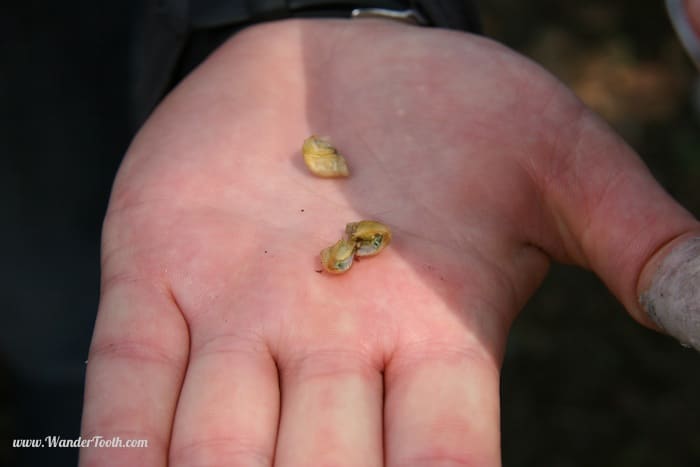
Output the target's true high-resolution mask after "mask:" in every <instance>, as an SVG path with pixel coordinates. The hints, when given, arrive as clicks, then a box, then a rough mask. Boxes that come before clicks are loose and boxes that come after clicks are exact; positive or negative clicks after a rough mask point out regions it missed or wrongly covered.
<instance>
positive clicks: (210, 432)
mask: <svg viewBox="0 0 700 467" xmlns="http://www.w3.org/2000/svg"><path fill="white" fill-rule="evenodd" d="M311 133H316V134H321V135H330V136H332V138H333V141H334V143H335V144H336V145H337V147H338V148H339V149H340V151H341V152H342V153H343V154H345V156H346V157H347V159H348V163H349V165H350V170H351V177H350V178H349V179H340V180H326V179H319V178H315V177H313V176H312V175H310V174H309V173H308V172H307V171H306V169H305V168H304V166H303V162H302V161H301V156H300V154H299V149H300V146H301V143H302V141H303V139H304V138H305V137H306V136H308V135H309V134H311ZM360 219H376V220H379V221H381V222H383V223H385V224H387V225H389V226H390V227H391V228H392V230H393V242H392V244H391V246H389V248H387V249H386V250H384V251H383V252H382V253H381V255H379V256H377V257H375V258H370V259H367V260H362V261H361V262H359V263H358V264H355V265H354V266H353V268H352V269H351V270H350V271H349V272H348V273H346V274H343V275H341V276H331V275H329V274H327V273H320V274H319V273H317V272H316V270H318V269H320V264H319V260H318V252H319V251H320V250H321V249H322V248H324V247H326V246H328V245H330V244H332V243H333V242H335V241H336V240H337V239H338V237H339V236H340V235H341V234H342V231H343V228H344V226H345V224H346V223H347V222H350V221H356V220H360ZM699 231H700V228H699V227H698V223H697V221H696V220H695V219H694V218H693V217H692V216H691V215H690V214H688V213H687V212H686V211H685V210H683V209H682V208H681V207H680V206H678V205H677V204H676V203H675V202H674V201H673V200H671V199H670V198H669V197H668V196H667V195H666V194H665V193H664V192H663V190H662V189H661V188H660V187H659V186H658V184H657V183H656V182H655V181H654V180H653V178H652V177H651V175H650V174H649V172H648V171H647V170H646V168H645V167H644V166H643V164H642V163H641V162H640V161H639V159H638V158H637V157H636V156H635V154H633V152H632V151H631V150H630V149H629V148H628V147H627V146H626V145H625V144H624V143H623V142H622V141H621V140H620V139H619V138H617V137H616V136H615V135H614V134H612V133H611V131H610V130H609V129H608V128H607V127H606V126H605V125H604V124H602V123H601V122H600V121H599V120H598V119H597V118H596V117H595V116H594V115H592V114H591V113H590V112H589V111H587V110H586V109H585V108H584V107H583V106H582V105H581V104H580V103H579V102H578V101H577V100H576V99H575V98H573V97H572V95H571V94H570V93H569V92H568V91H567V90H566V89H565V88H564V87H563V86H562V85H561V84H559V83H558V82H557V81H556V80H554V79H553V78H551V77H550V76H549V75H548V74H547V73H545V72H544V71H542V70H541V69H540V68H539V67H537V66H536V65H534V64H532V63H531V62H529V61H527V60H525V59H523V58H521V57H519V56H518V55H516V54H514V53H512V52H510V51H508V50H506V49H505V48H503V47H501V46H499V45H497V44H495V43H493V42H490V41H488V40H485V39H483V38H477V37H473V36H470V35H466V34H461V33H455V32H450V31H443V30H433V29H420V28H415V27H410V26H404V25H400V24H394V23H391V22H388V21H373V20H367V21H355V22H352V21H285V22H280V23H275V24H266V25H262V26H258V27H254V28H250V29H248V30H246V31H244V32H242V33H240V34H239V35H237V36H236V37H234V38H233V39H232V40H231V41H229V42H228V43H227V44H226V45H224V46H223V47H222V48H221V49H220V50H218V51H217V52H216V53H215V54H214V56H212V57H211V58H209V59H208V60H207V61H206V62H205V64H203V65H202V66H201V67H200V68H199V69H197V70H196V71H195V72H194V73H193V74H192V75H191V76H190V77H188V78H187V79H186V81H185V82H183V83H182V84H181V85H180V86H179V87H178V88H177V89H176V90H175V91H174V92H173V93H172V94H171V95H170V96H169V97H168V98H167V99H166V101H165V102H164V103H163V104H162V105H161V106H160V108H159V109H158V110H157V111H156V113H155V114H154V115H153V116H152V117H151V118H150V120H149V122H148V123H147V124H146V125H145V127H144V128H143V129H142V131H141V133H140V134H139V135H138V137H137V138H136V140H135V141H134V143H133V145H132V147H131V148H130V150H129V153H128V155H127V157H126V158H125V160H124V162H123V164H122V167H121V169H120V173H119V175H118V177H117V180H116V182H115V186H114V191H113V194H112V199H111V202H110V207H109V210H108V213H107V217H106V220H105V226H104V232H103V253H102V254H103V264H102V290H101V301H100V308H99V313H98V318H97V323H96V327H95V333H94V336H93V342H92V346H91V350H90V356H89V364H88V370H87V371H88V375H87V383H86V396H85V407H84V416H83V437H84V438H88V437H90V436H91V435H93V434H97V435H101V436H105V437H111V436H120V437H121V438H123V439H127V438H144V439H147V440H148V441H149V447H148V448H147V449H121V450H116V449H109V450H108V449H85V450H83V451H82V452H81V465H83V466H88V465H100V466H104V465H153V466H156V465H165V464H168V465H173V466H177V465H183V466H199V465H221V464H232V465H245V466H251V465H271V464H273V463H274V464H275V465H279V466H295V465H297V466H308V465H326V464H329V463H332V464H334V465H362V466H372V465H390V466H398V465H411V466H418V465H430V466H435V465H483V466H488V465H499V464H500V440H499V368H500V364H501V360H502V356H503V351H504V347H505V343H506V338H507V333H508V328H509V326H510V323H511V322H512V320H513V319H514V317H515V315H516V314H517V312H518V311H519V310H520V308H521V307H522V305H523V304H524V303H525V302H526V301H527V299H528V298H529V296H530V295H531V294H532V293H533V291H534V290H535V288H536V287H537V286H538V284H539V283H540V282H541V280H542V278H543V277H544V275H545V274H546V271H547V267H548V263H549V261H550V260H551V259H554V260H556V261H564V262H570V263H576V264H579V265H581V266H583V267H587V268H591V269H592V270H594V271H595V272H596V273H597V274H598V275H599V276H600V277H601V278H602V279H603V280H604V281H605V283H606V284H607V285H608V287H609V288H610V289H611V290H612V291H613V293H614V294H615V295H616V296H617V297H618V298H619V299H620V300H621V302H622V303H623V304H624V305H625V306H626V308H627V310H628V311H629V312H630V314H631V315H632V316H633V317H634V318H635V319H636V320H638V321H639V322H641V323H643V324H645V325H649V326H652V327H653V324H652V323H651V322H650V320H649V319H648V317H647V316H646V314H645V313H644V311H643V310H642V309H641V307H640V305H639V304H638V299H637V297H638V295H639V293H640V292H642V291H643V290H645V289H646V288H647V287H648V285H649V283H650V282H651V281H652V279H651V278H652V277H654V273H655V270H656V269H655V268H656V264H658V263H659V262H660V261H662V259H663V257H664V254H665V253H662V254H655V253H656V252H658V251H663V252H666V251H669V249H668V248H664V247H667V246H668V245H670V244H672V242H679V241H680V240H678V239H683V238H687V237H688V235H690V234H691V233H692V232H695V234H696V235H697V232H699ZM673 244H675V243H673Z"/></svg>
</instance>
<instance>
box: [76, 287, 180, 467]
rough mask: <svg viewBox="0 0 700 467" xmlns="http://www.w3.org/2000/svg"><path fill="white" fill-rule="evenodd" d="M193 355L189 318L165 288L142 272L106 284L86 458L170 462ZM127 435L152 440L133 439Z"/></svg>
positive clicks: (84, 461)
mask: <svg viewBox="0 0 700 467" xmlns="http://www.w3.org/2000/svg"><path fill="white" fill-rule="evenodd" d="M187 356H188V332H187V324H186V323H185V321H184V319H183V317H182V315H181V313H180V310H179V309H178V307H177V305H176V303H175V302H174V300H173V299H172V297H171V295H170V293H169V291H168V290H167V289H164V288H159V287H158V286H155V285H152V284H150V283H144V282H143V281H137V280H118V281H116V282H112V283H111V284H109V285H108V286H107V287H106V288H105V289H104V291H103V293H102V297H101V300H100V306H99V310H98V316H97V322H96V324H95V331H94V334H93V339H92V344H91V346H90V353H89V357H88V367H87V377H86V386H85V399H84V407H83V420H82V428H81V436H82V439H83V440H85V442H86V443H88V442H89V443H90V444H89V446H87V447H84V448H83V449H81V452H80V465H81V466H83V467H87V466H93V465H94V466H97V465H99V466H122V465H123V466H132V465H149V466H164V465H167V458H168V447H169V442H170V432H171V427H172V423H173V417H174V414H175V408H176V404H177V400H178V395H179V392H180V387H181V384H182V380H183V376H184V373H185V367H186V362H187ZM95 437H101V438H95ZM98 439H102V440H104V441H112V442H113V444H114V445H116V446H121V447H117V448H112V447H110V448H107V447H104V445H103V446H102V447H100V445H99V444H97V440H98ZM129 440H140V441H141V442H143V443H144V444H145V445H146V446H145V447H127V446H126V442H127V441H129Z"/></svg>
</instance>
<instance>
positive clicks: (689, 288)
mask: <svg viewBox="0 0 700 467" xmlns="http://www.w3.org/2000/svg"><path fill="white" fill-rule="evenodd" d="M637 290H638V297H639V305H640V308H641V309H642V310H643V312H644V314H645V316H646V317H647V318H648V319H649V320H650V321H651V322H653V323H654V324H655V325H656V327H658V328H659V329H660V330H662V331H663V332H666V333H667V334H669V335H671V336H673V337H675V338H676V339H678V340H679V341H680V343H681V344H682V345H684V346H688V347H693V348H695V349H696V350H700V230H697V231H693V232H689V233H686V234H683V235H681V236H679V237H676V238H675V239H673V240H672V241H670V242H668V243H667V244H666V245H664V246H663V247H662V248H660V249H659V250H658V251H657V252H656V253H655V254H654V255H653V256H652V257H651V259H650V260H649V261H648V262H647V263H646V265H645V266H644V268H643V270H642V273H641V274H640V276H639V281H638V288H637Z"/></svg>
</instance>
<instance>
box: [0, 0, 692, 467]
mask: <svg viewBox="0 0 700 467" xmlns="http://www.w3.org/2000/svg"><path fill="white" fill-rule="evenodd" d="M137 4H138V2H137V1H136V0H129V1H122V2H89V1H86V0H76V1H73V2H69V3H68V4H66V3H64V2H45V1H38V0H29V1H25V2H2V4H1V5H0V25H2V27H0V47H1V50H2V53H1V54H0V156H1V157H0V199H2V201H1V202H0V213H2V220H3V222H2V228H1V229H0V245H4V248H3V252H2V255H1V257H2V261H0V275H1V276H0V297H2V298H3V299H4V303H3V305H4V307H3V312H2V313H0V320H1V321H0V439H2V440H3V441H2V444H0V465H8V466H11V465H27V466H34V465H37V466H40V465H41V466H43V465H52V466H67V465H75V462H76V459H77V453H76V451H75V450H73V449H48V448H46V449H31V450H30V449H23V450H21V449H12V448H11V447H10V446H11V444H10V439H12V438H37V437H38V438H43V437H45V436H47V435H58V436H61V437H63V438H65V439H75V438H77V436H78V434H79V427H80V411H81V404H82V385H83V378H84V368H85V365H84V361H85V359H86V358H87V349H88V345H89V341H90V336H91V332H92V325H93V323H94V316H95V310H96V307H97V300H98V287H99V234H100V227H101V221H102V216H103V214H104V211H105V208H106V205H107V199H108V195H109V189H110V186H111V182H112V179H113V177H114V173H115V171H116V169H117V167H118V164H119V160H120V158H121V156H122V154H123V153H124V151H125V150H126V147H127V145H128V142H129V140H130V138H131V136H132V135H131V131H130V129H129V124H128V122H129V120H128V108H127V97H128V95H127V92H128V89H127V86H126V83H127V82H128V79H129V75H128V70H129V61H128V50H129V47H130V43H129V40H130V36H131V30H132V27H133V20H132V18H133V13H134V11H135V5H137ZM480 6H481V9H482V18H483V21H484V25H485V30H486V34H487V35H489V36H491V37H493V38H495V39H497V40H499V41H501V42H504V43H505V44H507V45H509V46H510V47H512V48H514V49H516V50H518V51H520V52H521V53H523V54H524V55H526V56H529V57H531V58H532V59H533V60H535V61H537V62H539V63H540V64H542V66H544V67H545V68H546V69H548V70H550V71H551V72H552V73H554V74H555V75H556V76H558V77H559V78H560V79H562V80H563V81H564V82H566V83H567V84H568V85H569V86H570V87H571V88H572V89H573V90H574V91H575V92H576V93H577V94H578V95H579V96H580V97H581V99H583V100H584V101H585V102H586V103H587V104H588V105H590V106H591V107H593V108H594V109H595V110H596V111H598V112H599V113H600V114H601V115H602V116H603V117H604V118H605V119H606V120H607V121H608V122H609V123H610V124H611V125H612V126H613V127H614V128H615V129H616V130H617V131H618V132H619V133H620V134H621V135H622V136H623V137H624V138H625V139H626V140H627V141H628V142H629V143H630V144H631V145H632V146H633V147H634V148H635V149H636V150H637V151H638V152H639V154H640V155H641V156H642V158H643V159H644V160H645V161H646V162H647V164H648V165H649V166H650V167H651V169H652V171H653V173H654V174H655V175H656V177H657V178H658V179H659V180H660V182H661V183H662V185H663V186H664V187H665V188H666V189H667V190H668V191H669V192H670V193H671V194H672V195H673V196H674V197H675V198H676V199H678V200H679V201H680V202H681V203H682V204H683V205H685V206H686V207H687V208H688V209H689V210H690V211H691V212H693V213H694V214H695V215H696V216H697V215H700V190H698V184H699V183H698V182H700V111H699V109H698V107H697V106H694V104H693V102H694V99H696V100H697V98H696V97H694V96H696V95H697V93H695V92H694V89H695V88H696V86H697V81H696V80H697V76H698V75H697V72H696V70H694V69H693V67H692V65H691V63H690V60H689V59H688V58H687V57H686V56H685V54H684V51H683V50H682V48H681V46H680V44H679V42H678V40H677V39H676V37H675V35H674V33H673V31H672V29H671V26H670V23H669V21H668V19H667V16H666V13H665V10H664V7H663V2H661V1H642V2H639V1H631V0H617V1H610V0H586V1H583V0H575V1H573V0H570V1H568V2H558V1H554V0H531V1H529V2H522V1H517V0H491V1H489V2H485V1H482V2H480ZM699 369H700V356H699V355H698V353H697V352H694V351H691V350H688V349H684V348H682V347H681V346H680V345H678V344H677V343H676V342H675V341H674V340H672V339H670V338H667V337H664V336H661V335H657V334H655V333H653V332H651V331H648V330H646V329H644V328H642V327H640V326H638V325H637V324H635V323H634V322H633V321H632V319H631V318H629V317H628V316H627V315H626V313H625V312H624V310H623V309H622V307H621V306H620V305H619V304H618V303H617V302H616V301H615V299H614V298H613V297H612V296H611V295H610V293H609V292H608V291H607V290H606V289H605V287H604V286H602V285H601V283H600V282H599V281H598V280H597V279H596V278H595V277H594V276H593V275H592V274H590V273H588V272H585V271H581V270H578V269H575V268H572V267H567V266H554V267H553V268H552V271H551V274H550V275H549V277H548V279H547V280H546V282H545V283H544V285H543V286H542V288H541V290H540V291H539V292H538V293H537V295H536V296H535V297H534V298H533V300H532V301H531V303H530V304H529V305H528V306H527V308H526V309H525V311H524V312H523V313H522V314H521V316H520V318H519V319H518V320H517V321H516V323H515V326H514V328H513V333H512V336H511V339H510V341H509V345H508V352H507V355H506V360H505V364H504V370H503V388H502V395H503V411H502V422H503V426H502V430H503V450H504V454H503V456H504V465H505V466H514V467H515V466H518V467H519V466H554V467H568V466H591V465H594V466H618V467H626V466H635V467H646V466H649V467H652V466H658V467H661V466H664V467H666V466H697V465H700V398H699V397H698V395H699V394H700V371H699Z"/></svg>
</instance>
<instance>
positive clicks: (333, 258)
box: [321, 238, 355, 274]
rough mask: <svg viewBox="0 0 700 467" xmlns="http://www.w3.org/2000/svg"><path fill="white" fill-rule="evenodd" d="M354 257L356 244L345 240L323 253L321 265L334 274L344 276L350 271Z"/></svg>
mask: <svg viewBox="0 0 700 467" xmlns="http://www.w3.org/2000/svg"><path fill="white" fill-rule="evenodd" d="M354 256H355V244H354V243H351V242H348V241H347V240H346V239H344V238H343V239H340V240H338V241H337V242H336V244H335V245H333V246H329V247H328V248H324V249H323V250H322V251H321V264H323V268H324V269H325V270H326V271H328V272H330V273H332V274H342V273H344V272H346V271H348V270H349V269H350V266H352V259H353V257H354Z"/></svg>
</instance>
